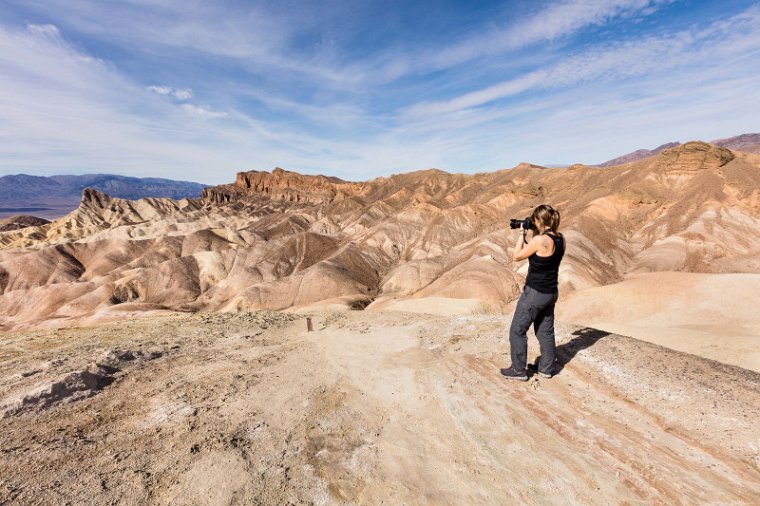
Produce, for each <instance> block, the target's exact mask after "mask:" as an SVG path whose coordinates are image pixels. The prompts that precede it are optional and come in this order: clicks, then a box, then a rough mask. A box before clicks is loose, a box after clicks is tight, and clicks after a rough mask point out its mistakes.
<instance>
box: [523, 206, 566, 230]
mask: <svg viewBox="0 0 760 506" xmlns="http://www.w3.org/2000/svg"><path fill="white" fill-rule="evenodd" d="M530 219H531V220H532V221H533V223H535V224H539V223H540V224H541V225H543V226H544V227H545V228H548V229H551V231H552V232H554V233H555V234H556V233H557V230H558V229H559V221H560V216H559V211H557V210H556V209H554V208H553V207H552V206H550V205H549V204H541V205H540V206H538V207H536V208H535V209H534V210H533V214H531V215H530Z"/></svg>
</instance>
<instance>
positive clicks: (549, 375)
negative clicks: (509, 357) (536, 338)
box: [528, 364, 553, 379]
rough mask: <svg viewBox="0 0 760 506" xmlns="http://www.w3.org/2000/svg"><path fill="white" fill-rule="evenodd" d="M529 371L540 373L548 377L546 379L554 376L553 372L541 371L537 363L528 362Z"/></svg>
mask: <svg viewBox="0 0 760 506" xmlns="http://www.w3.org/2000/svg"><path fill="white" fill-rule="evenodd" d="M528 371H530V373H531V374H538V375H539V376H541V377H542V378H546V379H549V378H551V377H552V376H553V374H552V373H551V372H543V371H539V370H538V368H537V367H536V364H528Z"/></svg>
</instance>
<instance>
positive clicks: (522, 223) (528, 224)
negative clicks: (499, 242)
mask: <svg viewBox="0 0 760 506" xmlns="http://www.w3.org/2000/svg"><path fill="white" fill-rule="evenodd" d="M509 228H523V229H525V230H530V229H535V228H536V227H535V226H534V225H533V221H532V220H531V219H530V216H529V217H527V218H525V219H524V220H518V219H515V218H512V219H511V220H509Z"/></svg>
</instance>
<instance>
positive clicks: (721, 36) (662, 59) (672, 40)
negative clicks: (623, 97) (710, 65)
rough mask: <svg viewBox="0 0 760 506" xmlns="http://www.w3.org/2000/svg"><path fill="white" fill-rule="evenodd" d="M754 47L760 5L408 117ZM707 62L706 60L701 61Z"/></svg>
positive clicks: (417, 108) (418, 107) (590, 54)
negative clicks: (715, 20)
mask: <svg viewBox="0 0 760 506" xmlns="http://www.w3.org/2000/svg"><path fill="white" fill-rule="evenodd" d="M758 49H760V9H758V8H755V9H750V10H748V11H746V12H742V13H741V14H739V15H737V16H734V17H732V18H730V19H728V20H725V21H719V22H716V23H714V24H712V25H711V26H708V27H706V28H704V29H702V30H700V31H699V32H698V33H692V32H691V31H690V30H685V31H682V32H677V33H674V34H668V35H665V36H654V37H647V38H644V39H641V40H633V41H627V42H624V43H616V44H612V45H608V46H603V47H599V48H597V47H595V48H593V49H591V50H588V51H586V52H583V53H581V54H576V55H573V56H570V57H567V58H564V59H562V60H561V61H560V62H558V63H556V64H554V65H552V66H550V67H548V68H542V69H540V70H536V71H533V72H530V73H528V74H526V75H523V76H519V77H516V78H512V79H509V80H506V81H503V82H501V83H498V84H495V85H491V86H488V87H486V88H483V89H480V90H477V91H473V92H469V93H466V94H463V95H460V96H457V97H454V98H451V99H448V100H443V101H434V102H421V103H417V104H414V105H412V106H410V107H409V108H407V110H406V114H408V115H409V116H411V117H421V116H427V115H440V114H449V113H455V112H457V111H461V110H463V109H468V108H472V107H478V106H482V105H485V104H488V103H490V102H494V101H497V100H499V99H503V98H507V97H512V96H515V95H518V94H520V93H523V92H525V91H528V90H533V89H544V90H545V89H556V88H562V87H567V86H573V85H577V84H579V83H584V82H593V81H599V80H603V81H605V82H610V81H615V80H620V79H626V78H631V77H636V76H643V75H647V74H649V73H663V72H666V71H669V70H671V69H673V68H679V67H681V68H683V67H688V66H689V65H692V64H695V63H698V62H702V63H704V62H705V61H706V59H712V60H714V59H716V58H734V59H735V58H741V57H743V56H744V53H746V52H747V51H756V50H758ZM707 61H709V60H707Z"/></svg>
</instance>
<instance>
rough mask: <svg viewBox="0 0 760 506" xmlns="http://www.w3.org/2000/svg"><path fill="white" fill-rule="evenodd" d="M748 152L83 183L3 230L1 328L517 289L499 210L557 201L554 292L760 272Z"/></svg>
mask: <svg viewBox="0 0 760 506" xmlns="http://www.w3.org/2000/svg"><path fill="white" fill-rule="evenodd" d="M759 175H760V158H758V156H757V155H752V154H747V153H742V152H732V151H730V150H728V149H725V148H720V147H717V146H714V145H710V144H706V143H702V142H689V143H686V144H683V145H679V146H676V147H673V148H670V149H666V150H664V151H662V152H661V153H659V154H657V155H655V156H652V157H649V158H646V159H644V160H639V161H635V162H632V163H627V164H623V165H619V166H615V167H609V168H605V169H599V168H597V167H589V166H583V165H574V166H572V167H569V168H561V169H548V168H544V167H539V166H535V165H530V164H521V165H519V166H517V167H515V168H513V169H507V170H501V171H496V172H491V173H479V174H473V175H463V174H450V173H446V172H443V171H440V170H436V169H431V170H425V171H418V172H412V173H406V174H397V175H393V176H390V177H385V178H377V179H373V180H371V181H366V182H348V181H342V180H340V179H337V178H330V177H324V176H307V175H301V174H297V173H294V172H289V171H285V170H282V169H275V170H273V171H272V172H271V173H269V172H257V171H252V172H245V173H240V174H238V176H237V178H236V181H235V182H234V183H232V184H228V185H221V186H217V187H212V188H207V189H205V190H204V191H203V193H202V195H201V197H200V198H197V199H182V200H171V199H161V198H146V199H141V200H136V201H130V200H123V199H119V198H114V197H110V196H108V195H106V194H104V193H102V192H99V191H97V190H92V189H87V190H85V191H84V192H83V194H82V199H81V204H80V205H79V207H78V208H77V209H76V210H75V211H73V212H71V213H70V214H68V215H67V216H65V217H63V218H61V219H58V220H56V221H54V222H52V223H49V224H44V225H40V226H32V227H27V228H24V229H21V230H15V231H7V232H2V233H0V329H11V328H18V327H25V326H32V325H39V324H43V323H44V324H46V325H69V324H74V323H77V322H87V321H94V320H98V319H103V318H110V317H123V316H125V315H129V314H133V313H140V312H145V311H165V310H171V311H201V310H202V311H222V310H256V309H285V308H294V309H298V308H301V309H308V308H315V307H317V306H320V307H344V308H345V307H350V308H356V309H362V308H366V307H370V308H382V307H386V306H388V305H392V304H399V303H402V302H403V301H410V302H414V301H415V300H422V299H433V300H443V299H442V298H448V299H451V298H453V299H461V300H469V301H472V303H473V306H477V307H481V308H486V309H487V308H492V309H494V310H498V309H499V308H503V307H504V305H505V304H506V303H508V302H509V301H511V300H513V299H514V298H515V297H516V296H517V295H518V293H519V291H520V288H521V284H522V279H523V276H524V274H525V269H526V267H527V266H526V265H522V266H521V267H519V268H516V266H515V265H513V263H512V261H511V252H512V250H511V248H512V246H513V244H514V238H515V236H514V234H513V233H511V232H510V230H509V228H508V222H509V218H521V217H524V216H526V215H527V214H528V213H529V212H530V210H531V209H532V208H533V207H534V206H536V205H538V204H540V203H545V202H548V203H551V204H552V205H554V206H555V207H557V208H559V209H560V210H561V211H562V213H563V224H562V229H563V231H564V232H565V234H566V237H567V239H568V243H569V246H568V251H567V255H566V257H565V258H566V260H565V261H564V262H563V266H562V269H563V270H562V272H561V280H562V287H561V290H562V292H563V293H564V294H568V293H570V292H572V291H573V290H577V289H582V288H590V287H597V286H604V285H609V284H611V283H615V282H618V281H620V280H622V279H623V278H624V277H625V276H627V275H630V274H634V273H648V272H661V271H682V272H699V273H723V272H732V273H736V272H742V273H760V261H758V258H757V251H758V250H760V236H758V234H757V233H756V231H757V230H758V227H759V226H760V177H758V176H759Z"/></svg>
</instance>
